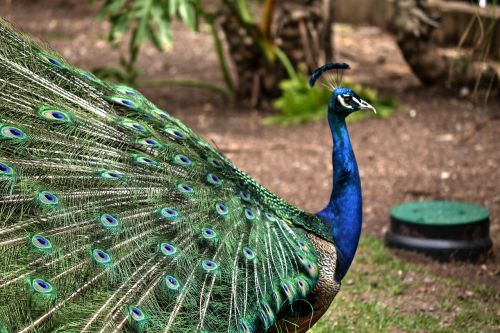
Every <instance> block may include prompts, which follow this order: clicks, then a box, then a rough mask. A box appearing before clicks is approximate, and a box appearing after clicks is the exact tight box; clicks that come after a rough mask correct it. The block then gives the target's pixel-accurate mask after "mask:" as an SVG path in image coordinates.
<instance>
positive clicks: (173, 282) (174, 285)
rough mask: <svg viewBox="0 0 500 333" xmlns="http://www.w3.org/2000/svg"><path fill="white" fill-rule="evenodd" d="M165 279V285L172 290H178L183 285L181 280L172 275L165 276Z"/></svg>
mask: <svg viewBox="0 0 500 333" xmlns="http://www.w3.org/2000/svg"><path fill="white" fill-rule="evenodd" d="M163 281H164V282H165V286H166V287H167V288H168V289H170V290H173V291H176V290H179V288H180V287H181V285H180V283H179V281H177V279H176V278H174V277H173V276H171V275H167V276H165V279H164V280H163Z"/></svg>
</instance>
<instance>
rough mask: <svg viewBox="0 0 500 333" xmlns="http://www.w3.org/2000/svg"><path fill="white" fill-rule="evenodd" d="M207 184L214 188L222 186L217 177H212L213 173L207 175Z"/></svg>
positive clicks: (220, 180)
mask: <svg viewBox="0 0 500 333" xmlns="http://www.w3.org/2000/svg"><path fill="white" fill-rule="evenodd" d="M207 182H208V183H209V184H212V185H215V186H220V185H221V184H222V179H220V177H219V176H217V175H214V174H213V173H209V174H208V175H207Z"/></svg>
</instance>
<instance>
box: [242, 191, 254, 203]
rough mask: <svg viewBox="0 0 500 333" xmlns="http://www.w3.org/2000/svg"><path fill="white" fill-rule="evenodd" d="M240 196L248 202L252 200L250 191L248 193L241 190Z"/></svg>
mask: <svg viewBox="0 0 500 333" xmlns="http://www.w3.org/2000/svg"><path fill="white" fill-rule="evenodd" d="M240 198H241V200H243V201H246V202H250V203H251V202H252V198H251V196H250V193H248V192H245V191H241V192H240Z"/></svg>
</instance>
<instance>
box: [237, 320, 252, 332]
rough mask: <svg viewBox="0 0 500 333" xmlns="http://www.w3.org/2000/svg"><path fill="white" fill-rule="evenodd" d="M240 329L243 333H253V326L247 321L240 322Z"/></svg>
mask: <svg viewBox="0 0 500 333" xmlns="http://www.w3.org/2000/svg"><path fill="white" fill-rule="evenodd" d="M240 328H241V331H242V332H243V333H253V329H252V326H250V324H248V323H246V322H245V321H241V322H240Z"/></svg>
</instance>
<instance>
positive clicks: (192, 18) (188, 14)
mask: <svg viewBox="0 0 500 333" xmlns="http://www.w3.org/2000/svg"><path fill="white" fill-rule="evenodd" d="M179 15H180V17H181V19H182V21H183V22H184V23H185V24H186V25H187V26H188V27H189V28H191V29H193V30H197V29H198V15H197V12H196V7H195V6H194V4H193V3H192V2H191V1H186V0H184V1H181V2H180V4H179Z"/></svg>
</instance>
